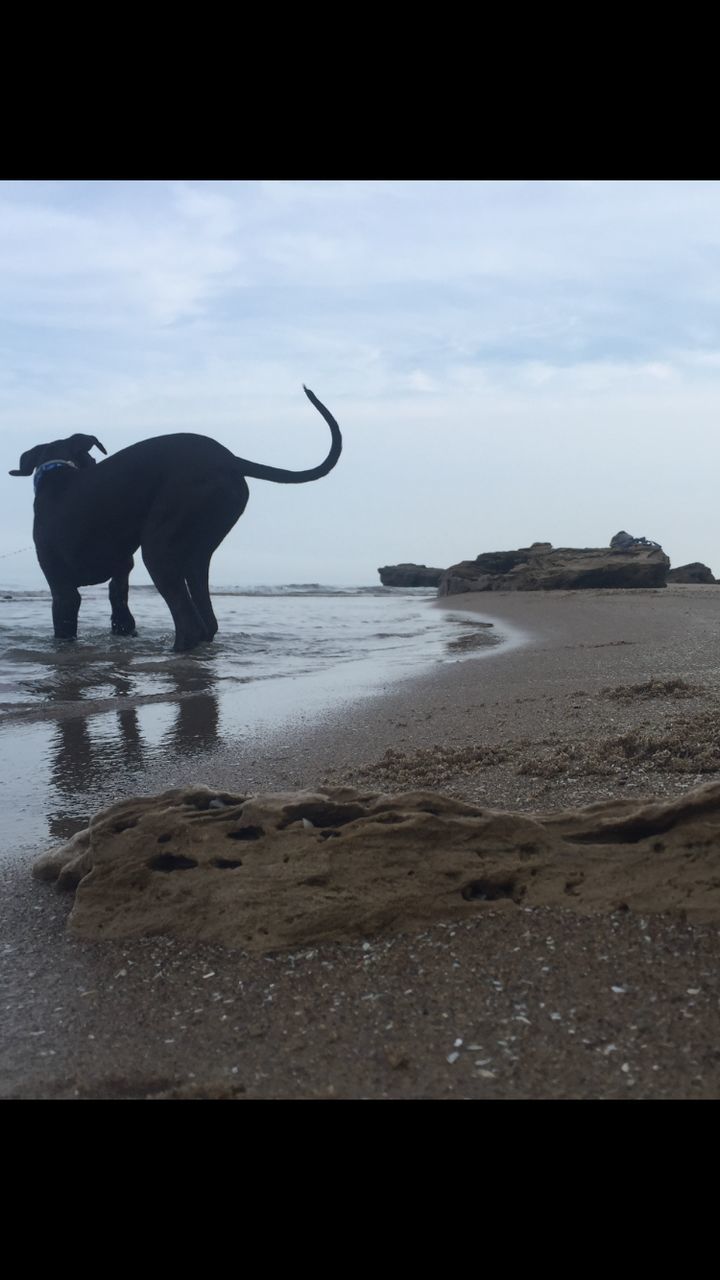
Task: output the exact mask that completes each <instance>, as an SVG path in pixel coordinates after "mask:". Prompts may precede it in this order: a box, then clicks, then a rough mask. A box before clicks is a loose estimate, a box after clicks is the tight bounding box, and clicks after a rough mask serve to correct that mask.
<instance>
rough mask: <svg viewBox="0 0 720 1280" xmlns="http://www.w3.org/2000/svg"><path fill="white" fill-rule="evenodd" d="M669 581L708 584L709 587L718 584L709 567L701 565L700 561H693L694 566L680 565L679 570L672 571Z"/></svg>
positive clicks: (668, 577) (669, 574)
mask: <svg viewBox="0 0 720 1280" xmlns="http://www.w3.org/2000/svg"><path fill="white" fill-rule="evenodd" d="M667 580H668V582H696V583H701V584H702V583H707V585H708V586H710V585H712V584H713V583H715V582H717V579H716V578H714V577H713V575H712V572H711V570H710V569H708V567H707V565H706V564H701V563H700V561H699V560H693V562H692V564H681V565H678V567H677V569H671V570H670V572H669V573H668V576H667Z"/></svg>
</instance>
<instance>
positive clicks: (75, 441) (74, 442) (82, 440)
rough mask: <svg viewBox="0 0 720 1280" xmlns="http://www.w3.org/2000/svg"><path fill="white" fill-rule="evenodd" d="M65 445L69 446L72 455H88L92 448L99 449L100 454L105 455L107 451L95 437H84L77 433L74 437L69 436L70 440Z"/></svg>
mask: <svg viewBox="0 0 720 1280" xmlns="http://www.w3.org/2000/svg"><path fill="white" fill-rule="evenodd" d="M67 443H68V445H69V446H70V448H71V450H72V452H73V453H89V452H90V450H91V449H92V448H93V447H94V448H96V449H99V450H100V452H101V453H105V454H107V449H106V448H105V445H104V444H101V443H100V441H99V440H98V438H97V436H85V435H81V434H80V432H78V433H76V435H74V436H70V439H69V440H68V442H67Z"/></svg>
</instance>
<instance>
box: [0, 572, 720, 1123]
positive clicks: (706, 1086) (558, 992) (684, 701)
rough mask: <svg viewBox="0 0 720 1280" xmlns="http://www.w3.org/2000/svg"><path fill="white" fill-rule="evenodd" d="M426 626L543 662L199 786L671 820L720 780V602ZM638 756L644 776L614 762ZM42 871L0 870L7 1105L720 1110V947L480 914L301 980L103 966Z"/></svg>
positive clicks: (188, 967)
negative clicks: (619, 1105)
mask: <svg viewBox="0 0 720 1280" xmlns="http://www.w3.org/2000/svg"><path fill="white" fill-rule="evenodd" d="M451 601H452V602H453V603H450V602H451ZM432 607H433V608H437V607H440V608H442V609H447V610H451V611H462V612H468V613H475V614H478V613H479V614H482V615H483V616H484V617H485V618H487V619H491V620H492V621H493V622H494V623H495V625H496V626H497V627H498V630H500V629H501V628H502V625H503V623H505V624H506V625H509V626H513V627H517V628H519V629H520V630H521V631H523V632H525V633H526V638H525V642H524V643H523V644H522V645H521V646H519V647H512V646H506V645H502V646H500V647H498V648H497V649H496V650H494V651H493V652H492V654H491V655H490V654H488V655H487V656H489V657H490V661H487V662H486V661H481V662H476V661H473V660H470V659H467V658H464V659H463V660H461V661H458V662H457V663H449V664H448V663H442V664H438V666H436V667H435V668H433V669H432V670H431V671H430V672H425V673H424V674H422V675H419V676H413V677H409V678H406V679H404V680H402V681H401V682H400V683H397V684H396V683H394V682H393V684H392V685H389V686H388V687H387V688H385V689H384V690H381V691H379V692H377V693H375V694H371V695H369V696H367V697H365V698H363V699H362V701H359V702H356V703H354V704H352V706H351V707H350V708H348V707H343V708H340V709H339V710H335V711H333V710H329V711H326V712H324V713H323V714H322V717H321V718H320V719H319V720H312V721H310V720H306V721H305V722H302V721H298V722H296V723H295V724H294V725H293V726H289V727H287V729H286V731H285V732H284V733H283V735H282V738H281V739H279V740H278V738H277V735H274V736H273V738H272V739H270V740H269V741H268V744H267V746H264V745H263V742H262V740H261V739H252V738H249V739H248V740H247V741H246V742H240V743H235V744H233V745H232V746H231V747H226V746H223V745H222V744H220V745H219V746H218V747H217V749H215V750H214V751H213V752H212V753H211V754H210V755H208V757H207V758H206V759H204V760H203V763H202V768H201V769H200V771H199V772H198V774H197V775H195V774H193V776H192V777H188V776H187V773H186V775H185V777H184V778H183V781H186V782H187V781H193V782H206V783H208V784H209V785H212V786H216V787H231V786H235V787H237V786H242V788H243V790H245V791H246V792H248V793H250V792H252V791H261V790H271V789H277V790H294V789H304V788H307V789H316V788H317V787H318V786H320V785H322V784H323V782H332V783H333V784H335V785H339V784H340V783H346V784H349V785H356V786H361V787H364V788H366V789H373V790H386V791H390V790H409V789H416V788H417V787H418V786H422V787H424V788H425V787H427V788H429V789H431V790H432V789H437V790H444V791H447V792H448V793H450V794H453V795H456V796H459V797H461V798H464V799H467V800H471V801H473V802H475V803H481V804H483V805H486V806H488V807H489V808H493V809H510V810H514V811H518V812H520V811H522V812H529V811H532V810H542V811H546V812H547V811H552V810H553V809H557V808H563V807H565V806H567V805H568V804H573V805H584V804H588V803H592V802H593V801H596V800H603V799H607V798H609V797H616V798H623V799H628V798H632V797H635V796H637V797H650V796H658V797H662V798H670V797H672V796H675V795H680V794H682V793H683V792H684V791H687V790H690V789H691V788H692V787H694V786H696V785H698V784H699V783H703V782H709V781H713V780H717V778H718V777H720V758H719V759H718V760H717V762H715V759H714V757H713V756H712V754H710V755H708V750H709V745H708V744H710V746H711V745H712V742H713V741H714V738H713V736H712V731H713V725H714V723H717V722H718V720H717V711H718V710H720V663H718V660H717V657H716V652H717V636H718V634H719V633H720V625H719V624H720V593H717V594H716V593H715V592H713V591H712V588H710V587H682V586H673V587H668V588H665V589H663V590H638V591H597V592H595V591H583V592H572V593H570V592H568V593H566V592H558V593H555V592H553V593H542V592H537V593H482V594H481V595H476V596H472V597H470V598H468V596H458V597H448V598H444V599H443V600H442V601H434V602H432ZM606 691H607V692H606ZM628 691H630V692H628ZM705 729H707V735H706V736H707V741H706V740H705V738H703V732H704V730H705ZM693 733H696V738H693ZM629 734H635V735H639V739H638V740H639V741H642V742H644V743H645V744H646V754H645V755H644V756H642V755H639V756H638V757H637V758H634V759H633V758H627V759H623V757H622V756H620V757H618V756H617V754H615V755H613V752H612V750H611V747H612V744H613V743H614V742H615V743H616V742H617V740H618V739H619V738H622V737H623V736H625V737H627V735H629ZM673 734H675V737H676V739H677V742H678V751H677V752H676V753H675V755H674V754H673V751H672V749H670V750H669V751H667V750H666V753H665V755H663V752H662V749H661V745H660V746H658V744H662V741H663V740H664V739H669V740H670V741H671V742H672V738H673ZM603 744H604V746H605V748H606V750H607V754H606V755H603ZM608 744H609V745H608ZM693 744H696V746H697V750H696V751H695V754H693ZM478 746H481V747H482V748H483V750H482V752H478V750H477V748H478ZM388 752H389V753H390V755H389V756H388V754H387V753H388ZM493 752H495V755H493V754H492V753H493ZM681 752H682V753H685V754H681ZM679 764H681V765H682V768H678V765H679ZM188 767H189V766H188ZM175 772H176V773H177V770H175ZM179 780H180V779H179V778H178V779H177V781H179ZM146 781H147V788H145V787H144V788H143V790H144V791H146V792H152V791H157V790H160V789H162V788H163V787H164V786H167V785H175V782H173V781H168V780H167V778H166V776H165V775H164V773H163V771H162V770H155V771H153V772H149V773H148V774H147V778H146ZM41 851H42V850H40V849H38V848H37V847H31V846H30V845H25V846H24V847H23V848H21V849H18V851H17V858H16V860H14V861H13V862H12V863H11V864H9V865H7V866H4V867H3V869H2V874H3V881H4V888H5V902H6V904H7V906H6V914H7V917H8V920H7V928H6V943H5V955H4V957H3V960H4V979H3V982H4V988H5V990H4V996H5V999H4V1002H3V1003H4V1005H5V1007H6V1008H7V1015H6V1016H7V1027H8V1035H7V1043H5V1044H4V1045H3V1048H2V1054H1V1055H0V1096H2V1097H6V1098H7V1097H16V1098H19V1097H27V1098H33V1097H68V1098H72V1097H138V1098H143V1097H156V1098H159V1097H227V1098H253V1097H254V1098H259V1097H297V1098H301V1097H302V1098H307V1097H373V1098H379V1097H628V1096H632V1097H711V1096H717V1092H718V1089H719V1088H720V1065H719V1060H718V1057H717V1054H716V1050H715V1045H716V1044H717V1040H718V1033H719V1032H720V1015H719V1014H718V1010H717V1007H716V1005H717V1002H716V999H715V995H714V980H713V978H712V975H713V973H716V972H717V961H718V958H719V957H718V951H719V950H720V947H719V945H718V930H717V927H716V926H715V925H703V926H697V925H695V926H691V925H689V924H687V923H685V922H684V921H683V920H682V918H681V917H680V916H678V915H677V914H675V915H673V914H662V915H658V916H654V917H652V918H649V919H648V918H643V919H642V920H640V919H638V917H636V916H635V915H634V914H633V913H632V912H626V913H619V912H611V913H608V914H606V915H601V916H594V917H592V918H590V917H579V916H577V915H571V914H570V913H569V912H567V911H563V910H560V909H550V908H535V909H532V910H528V909H524V908H518V909H512V910H495V909H493V908H491V907H490V908H488V907H485V908H484V909H483V911H482V914H481V915H479V916H478V917H477V919H473V920H470V921H465V922H463V923H462V924H458V925H448V924H447V923H438V924H436V925H432V926H430V927H429V928H427V929H423V930H422V931H418V932H417V933H414V934H403V935H399V934H394V933H393V932H392V930H391V929H390V930H389V931H388V932H387V933H385V934H383V935H380V936H378V937H374V938H370V939H367V940H366V941H365V942H357V943H355V942H353V943H335V944H322V945H317V946H312V947H308V948H305V949H304V950H303V952H302V954H295V955H289V954H288V953H276V954H274V955H272V956H258V955H253V956H250V955H248V954H246V953H243V952H230V951H224V950H223V949H222V948H218V947H208V946H202V945H199V944H198V945H190V944H187V943H183V944H181V943H179V942H177V941H175V940H173V939H169V938H158V937H153V938H145V939H139V940H133V941H132V942H129V941H128V942H124V943H122V942H115V943H102V944H100V943H92V944H90V943H82V942H79V941H78V940H76V939H73V938H70V937H68V936H67V935H66V933H65V932H64V924H65V920H66V918H67V914H68V912H69V909H70V905H71V903H70V901H69V899H68V897H67V896H65V895H60V894H58V893H57V892H56V891H55V890H54V889H52V888H50V887H49V886H47V885H42V884H38V882H36V881H33V880H31V878H30V875H29V864H30V861H31V860H32V858H33V857H34V856H36V855H37V853H38V852H41ZM553 1015H558V1016H557V1017H555V1016H553ZM456 1041H461V1042H462V1043H461V1044H459V1045H456ZM451 1059H452V1061H451ZM625 1067H627V1070H625Z"/></svg>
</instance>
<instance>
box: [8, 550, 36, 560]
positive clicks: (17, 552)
mask: <svg viewBox="0 0 720 1280" xmlns="http://www.w3.org/2000/svg"><path fill="white" fill-rule="evenodd" d="M34 550H35V548H34V547H21V548H20V550H19V551H6V552H5V554H4V555H2V556H0V560H7V558H8V556H20V555H22V553H23V551H34Z"/></svg>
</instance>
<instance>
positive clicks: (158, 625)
mask: <svg viewBox="0 0 720 1280" xmlns="http://www.w3.org/2000/svg"><path fill="white" fill-rule="evenodd" d="M82 596H83V602H82V607H81V610H80V619H79V631H78V639H77V640H76V641H74V642H68V641H57V640H55V639H54V637H53V634H52V623H51V615H50V597H49V593H48V592H46V591H11V590H3V589H2V588H0V785H2V789H3V795H4V801H5V803H4V814H5V818H6V822H5V839H6V842H7V838H8V831H9V830H12V828H13V826H15V827H16V828H17V831H18V832H20V831H22V835H23V842H24V841H25V839H26V838H27V837H28V836H29V835H30V836H31V837H32V838H37V839H42V838H43V837H44V838H47V837H48V836H54V837H63V838H66V837H67V836H68V835H70V834H72V833H73V831H75V830H78V829H79V827H81V826H82V825H84V824H85V823H86V821H87V818H88V816H89V814H91V813H92V812H93V811H95V810H96V809H97V808H100V807H102V806H103V805H105V804H109V803H112V802H113V801H114V800H116V799H118V798H120V797H121V796H122V795H126V794H132V793H133V791H135V792H138V791H142V790H144V789H145V787H144V786H143V779H144V777H145V775H147V774H148V773H149V772H150V771H152V772H154V773H155V774H156V775H157V773H158V770H160V772H162V773H163V774H164V776H168V777H169V778H170V779H171V781H169V783H168V785H174V782H173V781H172V779H174V778H177V779H178V780H180V779H181V778H182V779H187V778H188V777H189V776H192V768H193V764H196V765H197V764H198V763H199V762H201V761H203V760H207V759H208V757H209V753H210V754H211V753H212V752H213V751H217V750H218V749H220V748H222V749H226V748H227V747H232V744H233V743H234V742H236V743H237V742H242V741H243V740H244V739H247V737H248V736H249V735H251V734H254V735H258V734H259V735H261V736H262V735H266V736H267V735H272V734H273V733H278V732H280V731H282V728H283V726H284V725H288V724H289V723H293V724H295V725H298V724H299V725H300V726H302V725H304V724H308V723H310V722H313V721H315V720H316V719H317V717H318V716H321V715H322V714H323V713H324V712H327V711H330V710H332V709H333V708H336V707H337V706H338V705H339V704H340V703H343V702H349V701H353V700H357V699H360V698H363V697H365V696H367V695H370V694H373V693H378V692H381V691H382V690H383V689H384V688H387V687H389V686H391V685H393V684H395V683H396V682H397V681H399V680H402V679H405V678H407V677H408V676H412V675H414V674H419V673H421V672H423V671H425V670H427V669H429V668H430V667H432V666H433V665H436V664H443V663H448V662H458V661H465V660H468V659H476V658H477V657H483V656H484V657H490V656H491V655H492V654H493V653H494V652H496V651H497V649H498V647H499V645H501V644H502V643H503V642H504V643H506V644H507V643H511V644H512V643H514V642H517V637H514V636H513V635H512V634H511V633H509V632H508V630H507V629H506V628H503V631H504V635H500V634H498V629H497V628H495V627H493V626H492V625H490V624H489V620H483V619H482V618H481V617H480V616H479V615H477V614H475V613H472V614H469V613H463V612H462V609H461V608H460V607H452V608H451V607H448V608H447V609H438V608H432V607H431V601H432V600H433V599H434V598H435V592H434V591H433V590H425V589H422V588H415V589H411V590H402V589H393V588H384V587H357V588H350V587H331V586H322V585H319V584H316V583H305V584H303V583H300V584H288V585H285V586H280V587H263V586H258V587H250V588H248V587H232V586H229V587H215V588H214V589H213V591H212V597H213V605H214V608H215V612H216V614H217V618H218V622H219V626H220V630H219V632H218V634H217V636H216V637H215V639H214V640H213V642H212V643H211V644H207V645H202V646H199V647H198V648H197V649H195V650H193V651H192V653H189V654H174V653H173V652H172V642H173V628H172V624H171V619H170V615H169V613H168V610H167V607H166V605H165V603H164V601H163V600H162V598H161V597H160V596H159V595H158V594H157V592H156V591H155V590H154V588H152V587H142V586H140V587H135V588H133V587H131V589H130V608H131V610H132V612H133V614H134V616H135V619H136V623H137V627H138V634H137V636H136V637H119V636H113V635H112V634H111V632H110V610H109V605H108V602H107V590H106V588H104V587H92V588H87V589H85V590H84V591H83V592H82ZM460 599H461V598H460ZM458 604H460V601H459V602H458ZM483 623H484V625H483ZM13 816H14V818H15V819H16V821H13ZM8 823H9V828H8Z"/></svg>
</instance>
